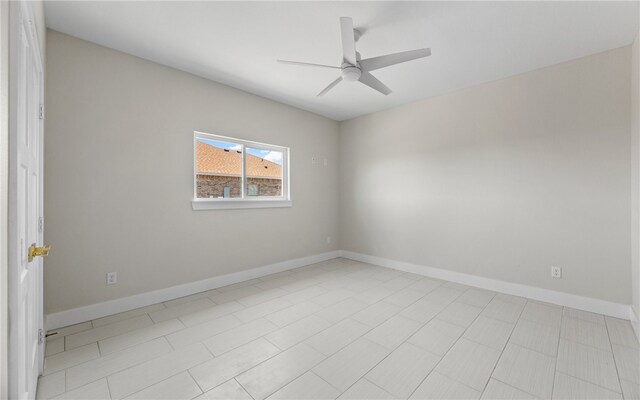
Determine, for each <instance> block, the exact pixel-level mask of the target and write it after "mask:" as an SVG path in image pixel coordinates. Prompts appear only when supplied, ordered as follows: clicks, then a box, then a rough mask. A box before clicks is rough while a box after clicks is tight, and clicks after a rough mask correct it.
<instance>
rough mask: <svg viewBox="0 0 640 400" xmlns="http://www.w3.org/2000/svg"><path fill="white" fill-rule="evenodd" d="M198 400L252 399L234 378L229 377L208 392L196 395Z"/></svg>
mask: <svg viewBox="0 0 640 400" xmlns="http://www.w3.org/2000/svg"><path fill="white" fill-rule="evenodd" d="M196 399H198V400H253V398H252V397H251V396H250V395H249V393H247V391H246V390H244V388H243V387H242V386H240V384H239V383H238V382H237V381H236V380H235V379H231V380H228V381H227V382H225V383H223V384H222V385H220V386H217V387H215V388H213V389H211V390H209V391H208V392H204V393H203V394H201V395H200V396H198V397H196Z"/></svg>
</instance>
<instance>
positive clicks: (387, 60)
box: [360, 49, 431, 71]
mask: <svg viewBox="0 0 640 400" xmlns="http://www.w3.org/2000/svg"><path fill="white" fill-rule="evenodd" d="M430 55H431V49H418V50H409V51H403V52H400V53H394V54H387V55H386V56H379V57H372V58H367V59H366V60H360V67H361V68H362V69H364V70H365V71H374V70H376V69H380V68H384V67H388V66H390V65H395V64H400V63H403V62H406V61H411V60H415V59H417V58H422V57H429V56H430Z"/></svg>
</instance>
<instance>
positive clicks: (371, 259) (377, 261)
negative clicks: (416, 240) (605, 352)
mask: <svg viewBox="0 0 640 400" xmlns="http://www.w3.org/2000/svg"><path fill="white" fill-rule="evenodd" d="M340 255H341V256H342V257H344V258H349V259H351V260H355V261H361V262H365V263H369V264H374V265H379V266H381V267H387V268H392V269H397V270H399V271H404V272H412V273H414V274H419V275H424V276H427V277H430V278H436V279H442V280H447V281H451V282H457V283H462V284H465V285H469V286H475V287H478V288H482V289H488V290H493V291H495V292H500V293H506V294H511V295H515V296H521V297H527V298H530V299H533V300H538V301H544V302H547V303H552V304H557V305H561V306H566V307H571V308H577V309H579V310H583V311H590V312H594V313H598V314H604V315H608V316H611V317H616V318H621V319H630V317H629V316H630V313H633V310H632V308H631V306H630V305H627V304H620V303H613V302H610V301H606V300H599V299H594V298H591V297H584V296H577V295H574V294H569V293H563V292H558V291H555V290H549V289H543V288H539V287H534V286H527V285H521V284H519V283H511V282H506V281H500V280H497V279H490V278H483V277H480V276H476V275H469V274H463V273H460V272H454V271H449V270H445V269H440V268H433V267H426V266H424V265H418V264H412V263H407V262H402V261H395V260H389V259H386V258H381V257H375V256H370V255H367V254H361V253H354V252H351V251H346V250H342V251H340ZM634 327H635V328H636V334H637V333H638V330H637V323H636V326H634Z"/></svg>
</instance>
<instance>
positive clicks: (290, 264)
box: [45, 250, 340, 330]
mask: <svg viewBox="0 0 640 400" xmlns="http://www.w3.org/2000/svg"><path fill="white" fill-rule="evenodd" d="M339 256H340V251H338V250H336V251H330V252H327V253H322V254H316V255H313V256H309V257H302V258H296V259H293V260H287V261H283V262H279V263H276V264H271V265H265V266H262V267H258V268H253V269H249V270H246V271H240V272H234V273H232V274H227V275H222V276H215V277H213V278H209V279H204V280H201V281H196V282H190V283H185V284H182V285H178V286H172V287H168V288H165V289H159V290H154V291H151V292H146V293H141V294H136V295H133V296H128V297H123V298H120V299H115V300H109V301H105V302H103V303H98V304H92V305H89V306H85V307H78V308H74V309H71V310H66V311H61V312H57V313H52V314H47V316H46V317H45V326H46V329H47V330H51V329H57V328H62V327H64V326H69V325H73V324H79V323H81V322H85V321H90V320H92V319H96V318H101V317H106V316H108V315H112V314H117V313H121V312H124V311H129V310H133V309H136V308H140V307H145V306H148V305H151V304H156V303H160V302H163V301H168V300H173V299H177V298H179V297H184V296H189V295H192V294H195V293H200V292H205V291H207V290H211V289H215V288H219V287H222V286H227V285H232V284H234V283H238V282H243V281H248V280H250V279H255V278H260V277H263V276H266V275H270V274H275V273H276V272H282V271H287V270H290V269H294V268H299V267H304V266H305V265H309V264H315V263H318V262H322V261H326V260H330V259H333V258H336V257H339Z"/></svg>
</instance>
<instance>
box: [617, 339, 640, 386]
mask: <svg viewBox="0 0 640 400" xmlns="http://www.w3.org/2000/svg"><path fill="white" fill-rule="evenodd" d="M612 347H613V358H614V360H615V363H616V367H617V369H618V375H619V377H620V379H625V380H628V381H631V382H635V383H640V350H639V349H634V348H631V347H625V346H620V345H617V344H614V345H613V346H612Z"/></svg>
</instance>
